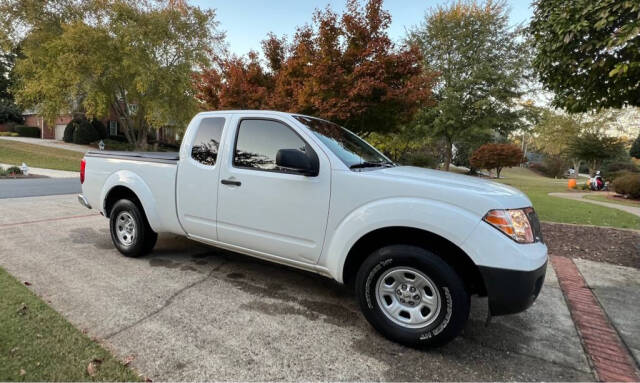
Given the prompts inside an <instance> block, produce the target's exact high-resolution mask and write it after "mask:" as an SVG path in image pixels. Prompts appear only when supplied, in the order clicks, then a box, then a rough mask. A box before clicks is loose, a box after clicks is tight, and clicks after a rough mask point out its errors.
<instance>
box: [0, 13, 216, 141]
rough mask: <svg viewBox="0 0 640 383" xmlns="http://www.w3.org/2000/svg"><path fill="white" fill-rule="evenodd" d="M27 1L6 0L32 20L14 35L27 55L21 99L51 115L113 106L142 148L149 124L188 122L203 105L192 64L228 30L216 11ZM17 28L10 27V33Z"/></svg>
mask: <svg viewBox="0 0 640 383" xmlns="http://www.w3.org/2000/svg"><path fill="white" fill-rule="evenodd" d="M23 3H24V2H23V1H20V0H11V1H6V2H4V3H3V5H2V6H0V13H2V12H3V11H4V12H7V13H8V14H11V19H12V21H13V24H23V25H26V26H27V32H26V34H25V36H24V37H23V38H21V39H20V40H19V41H17V42H15V43H19V44H20V46H21V47H22V53H23V56H24V57H22V58H19V59H18V60H17V61H16V66H15V72H16V74H17V75H18V83H17V84H16V86H14V91H15V95H16V101H17V102H18V103H19V104H21V105H24V106H26V107H34V108H37V109H38V110H39V111H40V112H41V113H42V114H43V115H44V116H46V117H47V118H48V119H49V120H51V119H53V118H54V117H55V116H56V115H58V114H59V113H61V112H85V113H86V114H87V115H88V116H105V115H107V114H108V113H109V111H110V110H111V111H113V112H115V113H116V115H117V116H118V118H119V121H120V126H122V128H123V131H124V134H125V136H126V137H127V139H128V141H129V142H130V143H132V144H134V145H135V146H136V147H137V148H142V149H144V148H145V147H146V146H147V136H148V134H149V131H150V130H151V129H153V128H159V127H162V126H167V125H171V126H178V127H180V126H184V125H185V124H186V122H187V121H188V120H189V119H190V118H191V117H192V116H193V113H194V112H195V111H197V107H198V105H197V102H196V100H195V99H194V97H193V94H194V91H193V89H192V86H193V83H192V78H193V74H194V70H195V69H197V68H198V67H202V66H206V65H208V64H209V58H210V54H211V52H212V51H214V50H216V49H218V48H219V46H220V43H221V39H222V37H223V36H222V35H221V34H219V33H218V32H217V31H216V26H217V24H216V22H215V20H214V16H215V15H214V12H213V11H203V10H200V9H199V8H196V7H191V6H187V5H184V4H182V3H180V2H177V4H180V5H173V4H176V2H166V1H158V2H147V1H143V0H138V1H125V0H91V1H85V2H74V1H71V0H68V1H64V0H50V1H47V0H40V1H35V0H34V1H29V2H28V3H29V6H23V5H24V4H23ZM34 9H35V13H36V14H37V13H40V14H41V15H42V16H41V17H40V18H38V17H36V16H34ZM13 24H12V25H13ZM11 32H12V31H11V27H5V28H4V35H5V36H10V35H11Z"/></svg>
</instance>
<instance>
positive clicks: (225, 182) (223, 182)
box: [220, 180, 242, 186]
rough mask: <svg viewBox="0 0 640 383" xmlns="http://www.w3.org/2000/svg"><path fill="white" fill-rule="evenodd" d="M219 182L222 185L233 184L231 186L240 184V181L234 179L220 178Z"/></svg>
mask: <svg viewBox="0 0 640 383" xmlns="http://www.w3.org/2000/svg"><path fill="white" fill-rule="evenodd" d="M220 183H221V184H223V185H233V186H240V185H242V183H241V182H240V181H234V180H221V181H220Z"/></svg>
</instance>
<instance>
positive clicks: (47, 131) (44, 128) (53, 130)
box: [0, 110, 120, 140]
mask: <svg viewBox="0 0 640 383" xmlns="http://www.w3.org/2000/svg"><path fill="white" fill-rule="evenodd" d="M22 117H24V124H23V125H27V126H36V127H38V128H40V138H42V139H51V140H62V137H63V136H64V129H65V128H66V126H67V124H68V123H69V122H71V120H72V119H73V115H72V114H71V113H67V114H60V115H59V116H57V117H56V119H55V121H54V122H53V123H52V124H50V123H48V122H47V120H46V119H44V117H42V116H41V115H40V114H38V113H37V112H36V111H34V110H25V111H24V112H23V113H22ZM101 121H102V123H103V124H104V125H105V126H106V127H107V134H109V136H117V135H118V133H120V132H119V130H118V119H117V117H116V116H115V115H114V113H109V116H108V117H107V118H103V119H101ZM1 129H2V127H0V131H2V130H1Z"/></svg>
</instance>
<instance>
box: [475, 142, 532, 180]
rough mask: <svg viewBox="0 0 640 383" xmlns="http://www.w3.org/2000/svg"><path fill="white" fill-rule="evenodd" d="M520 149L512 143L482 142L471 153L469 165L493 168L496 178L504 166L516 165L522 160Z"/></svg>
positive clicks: (479, 167) (522, 155)
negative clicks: (482, 143)
mask: <svg viewBox="0 0 640 383" xmlns="http://www.w3.org/2000/svg"><path fill="white" fill-rule="evenodd" d="M523 157H524V154H523V153H522V150H521V149H520V148H519V147H517V146H516V145H512V144H484V145H482V146H481V147H479V148H478V149H477V150H476V151H474V152H473V155H471V159H470V161H469V162H470V163H471V166H473V167H476V168H478V169H487V170H491V169H495V170H496V178H500V172H501V171H502V168H504V167H512V166H517V165H520V164H521V163H522V161H523V160H524V158H523Z"/></svg>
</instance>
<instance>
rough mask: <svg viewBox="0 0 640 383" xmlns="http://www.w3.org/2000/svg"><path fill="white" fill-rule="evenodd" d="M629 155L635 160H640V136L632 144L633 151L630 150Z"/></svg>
mask: <svg viewBox="0 0 640 383" xmlns="http://www.w3.org/2000/svg"><path fill="white" fill-rule="evenodd" d="M629 155H630V156H631V157H633V158H638V159H640V135H638V138H636V139H635V140H634V141H633V144H631V149H630V150H629Z"/></svg>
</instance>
